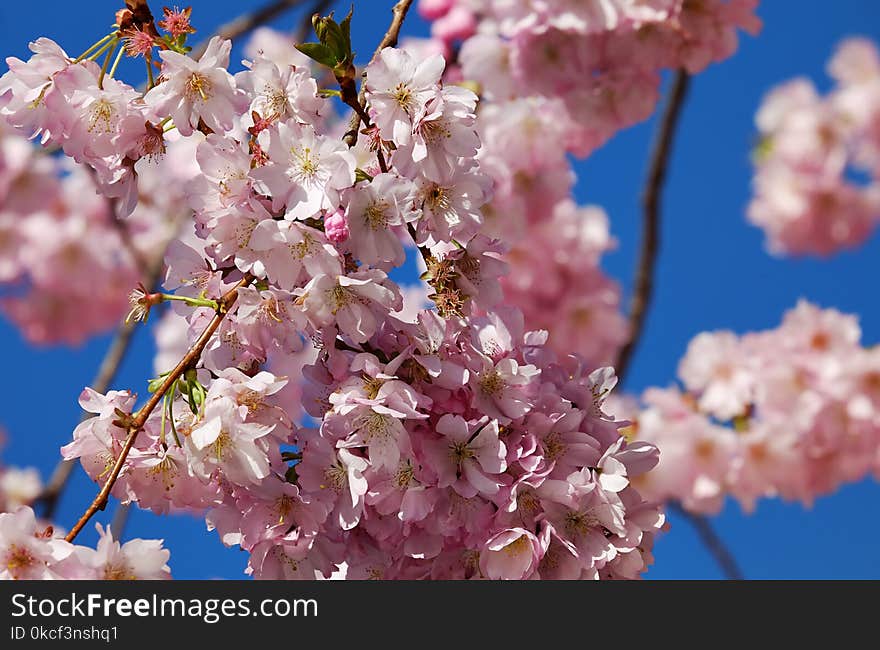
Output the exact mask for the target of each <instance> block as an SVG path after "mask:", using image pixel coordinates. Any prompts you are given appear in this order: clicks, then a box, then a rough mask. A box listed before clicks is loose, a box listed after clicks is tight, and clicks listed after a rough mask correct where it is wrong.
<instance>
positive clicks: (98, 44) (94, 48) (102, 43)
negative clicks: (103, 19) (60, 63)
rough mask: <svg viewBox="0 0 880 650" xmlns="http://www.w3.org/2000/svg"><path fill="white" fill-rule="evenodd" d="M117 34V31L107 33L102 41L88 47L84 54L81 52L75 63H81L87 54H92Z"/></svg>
mask: <svg viewBox="0 0 880 650" xmlns="http://www.w3.org/2000/svg"><path fill="white" fill-rule="evenodd" d="M115 35H116V34H115V32H114V33H113V34H107V35H106V36H105V37H104V38H102V39H101V40H100V41H98V42H97V43H95V44H94V45H92V46H91V47H90V48H89V49H87V50H86V51H85V52H83V53H82V54H80V55H79V56H78V57H77V58H76V60H75V61H74V64H76V63H79V62H80V61H82V60H83V59H85V58H86V57H87V56H89V55H91V53H92V52H94V51H95V50H97V49H98V48H99V47H101V46H102V45H104V44H106V43H107V41H109V40H110V39H111V38H113V37H114V36H115Z"/></svg>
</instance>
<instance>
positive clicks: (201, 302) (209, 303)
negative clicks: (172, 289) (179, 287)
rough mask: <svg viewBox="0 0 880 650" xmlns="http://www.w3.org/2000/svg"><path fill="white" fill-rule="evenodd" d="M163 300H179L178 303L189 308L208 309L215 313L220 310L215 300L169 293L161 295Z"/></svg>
mask: <svg viewBox="0 0 880 650" xmlns="http://www.w3.org/2000/svg"><path fill="white" fill-rule="evenodd" d="M162 299H163V300H179V301H180V302H185V303H186V304H187V305H189V306H190V307H208V308H210V309H213V310H214V311H217V310H218V309H219V308H220V305H218V304H217V301H216V300H211V299H210V298H190V297H189V296H175V295H174V294H171V293H163V294H162Z"/></svg>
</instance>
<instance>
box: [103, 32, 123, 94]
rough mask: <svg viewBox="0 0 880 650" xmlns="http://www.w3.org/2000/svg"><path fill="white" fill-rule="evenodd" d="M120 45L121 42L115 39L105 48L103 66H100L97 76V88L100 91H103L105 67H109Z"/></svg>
mask: <svg viewBox="0 0 880 650" xmlns="http://www.w3.org/2000/svg"><path fill="white" fill-rule="evenodd" d="M120 45H121V42H120V41H119V40H118V39H117V40H115V41H111V42H110V44H109V45H108V47H107V56H105V57H104V65H102V66H101V74H100V75H99V76H98V88H100V89H101V90H104V75H106V74H107V66H109V65H110V59H112V58H113V55H114V54H116V50H118V49H119V46H120ZM111 76H112V74H111Z"/></svg>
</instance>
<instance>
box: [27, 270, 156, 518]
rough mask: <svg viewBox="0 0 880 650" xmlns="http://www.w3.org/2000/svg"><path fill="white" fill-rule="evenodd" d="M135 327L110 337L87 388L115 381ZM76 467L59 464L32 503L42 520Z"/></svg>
mask: <svg viewBox="0 0 880 650" xmlns="http://www.w3.org/2000/svg"><path fill="white" fill-rule="evenodd" d="M163 263H164V254H163V255H157V256H156V259H155V260H154V261H153V263H152V265H151V266H150V268H148V269H146V273H145V274H144V286H146V287H153V286H155V285H156V284H157V283H158V282H159V276H160V275H162V268H163ZM135 328H136V323H126V322H125V321H123V322H122V323H120V325H119V327H118V328H117V329H116V334H114V336H113V340H112V342H111V343H110V347H109V348H107V352H106V353H105V354H104V358H103V359H102V360H101V365H100V366H99V367H98V373H97V374H96V375H95V378H94V379H93V380H92V382H91V383H90V384H89V386H91V387H92V388H94V389H95V390H96V391H97V392H99V393H106V392H107V390H108V389H109V388H110V385H111V384H112V383H113V380H114V379H115V378H116V373H117V372H118V371H119V367H120V366H121V365H122V362H123V361H124V360H125V356H126V355H127V354H128V350H129V348H130V347H131V343H132V340H133V339H134V333H135ZM90 417H91V414H90V413H87V412H86V411H83V413H82V416H81V417H80V420H79V421H80V422H84V421H85V420H87V419H89V418H90ZM75 466H76V463H75V461H73V460H62V461H60V462H59V463H58V464H57V465H56V466H55V469H54V471H53V472H52V476H51V477H50V478H49V482H48V483H47V484H46V487H45V488H44V489H43V491H42V493H41V494H40V495H39V496H38V497H37V498H36V500H35V502H34V503H35V504H37V503H42V504H43V505H44V508H43V517H45V518H46V519H52V517H53V516H54V514H55V509H56V508H57V507H58V500H59V499H60V498H61V494H62V493H63V492H64V489H65V488H66V487H67V482H68V480H70V475H71V473H72V472H73V469H74V467H75Z"/></svg>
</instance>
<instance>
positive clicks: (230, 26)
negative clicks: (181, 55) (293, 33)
mask: <svg viewBox="0 0 880 650" xmlns="http://www.w3.org/2000/svg"><path fill="white" fill-rule="evenodd" d="M305 3H306V0H275V2H270V3H268V4H266V5H265V6H264V7H261V8H260V9H257V10H256V11H254V12H251V13H249V14H242V15H241V16H239V17H238V18H235V19H234V20H231V21H229V22H228V23H226V24H224V25H221V26H220V27H219V28H218V29H217V31H216V32H214V34H213V35H212V37H213V36H219V37H220V38H227V39H229V40H230V41H233V40H235V39H236V38H238V37H239V36H243V35H244V34H247V33H248V32H251V31H253V30H255V29H256V28H257V27H259V26H261V25H265V24H266V23H268V22H269V21H271V20H274V19H275V18H277V17H278V16H280V15H282V14H283V13H285V12H287V11H290V10H291V9H296V8H297V7H299V6H301V5H304V4H305ZM210 40H211V39H210V38H209V39H208V40H207V41H204V42H202V43H199V44H198V45H196V46H195V47H194V48H193V51H192V52H191V53H190V56H191V57H192V58H194V59H199V58H201V56H202V54H204V53H205V50H206V49H208V42H209V41H210Z"/></svg>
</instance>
